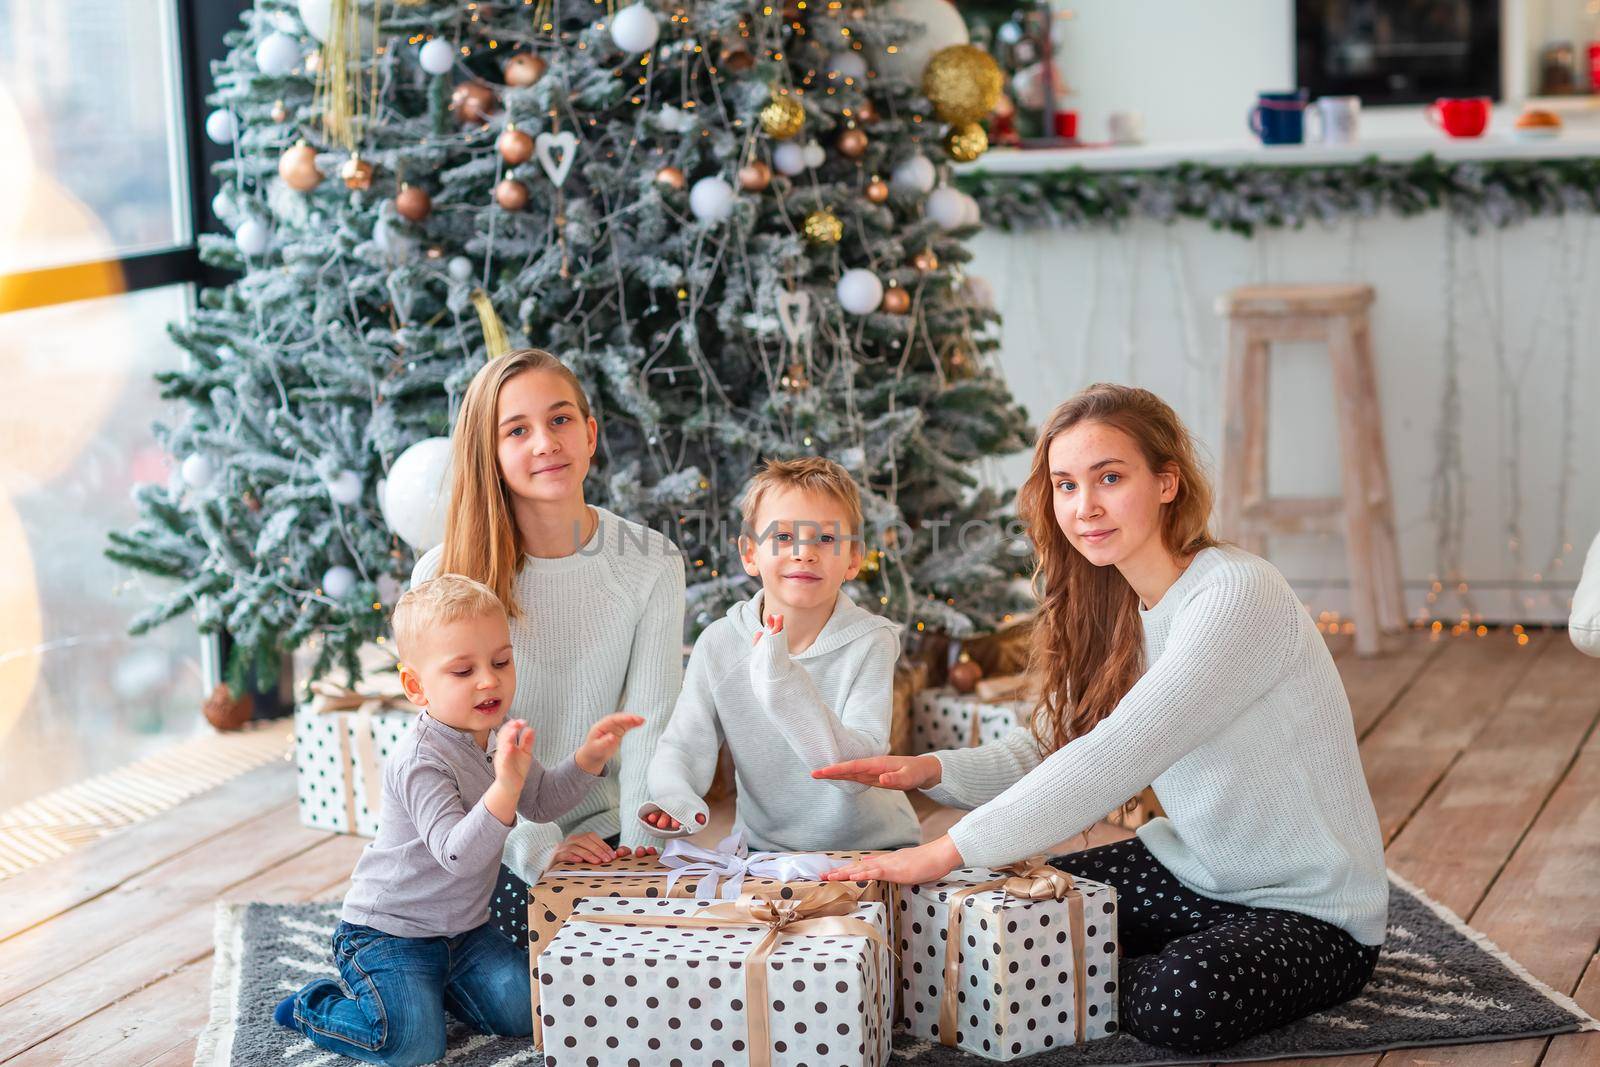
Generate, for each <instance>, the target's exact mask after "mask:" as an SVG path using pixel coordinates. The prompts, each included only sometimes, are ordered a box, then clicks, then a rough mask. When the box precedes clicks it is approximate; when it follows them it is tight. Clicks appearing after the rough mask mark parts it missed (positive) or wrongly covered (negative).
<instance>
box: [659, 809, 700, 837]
mask: <svg viewBox="0 0 1600 1067" xmlns="http://www.w3.org/2000/svg"><path fill="white" fill-rule="evenodd" d="M644 821H645V822H647V823H649V824H650V825H651V826H654V827H655V828H656V829H657V830H672V831H674V832H676V831H678V830H682V829H683V824H682V823H680V822H679V821H678V820H677V819H674V818H673V817H672V816H670V815H668V814H667V813H666V812H664V811H652V812H651V813H650V814H649V815H646V816H645V817H644ZM694 821H695V822H697V823H699V824H700V825H701V826H704V825H705V824H706V817H705V816H704V815H700V814H696V815H695V817H694Z"/></svg>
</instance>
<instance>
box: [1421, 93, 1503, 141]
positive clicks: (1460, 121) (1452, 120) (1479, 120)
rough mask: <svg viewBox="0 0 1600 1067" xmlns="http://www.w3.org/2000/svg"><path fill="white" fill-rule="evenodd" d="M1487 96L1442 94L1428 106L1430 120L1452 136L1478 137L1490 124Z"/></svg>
mask: <svg viewBox="0 0 1600 1067" xmlns="http://www.w3.org/2000/svg"><path fill="white" fill-rule="evenodd" d="M1489 106H1490V100H1489V98H1488V97H1487V96H1461V97H1451V96H1442V97H1440V98H1439V99H1438V100H1435V101H1434V102H1433V103H1432V104H1431V105H1430V106H1429V107H1428V121H1429V122H1431V123H1433V124H1434V125H1435V126H1437V127H1439V128H1440V129H1442V130H1444V132H1445V133H1448V134H1449V135H1450V136H1451V137H1477V136H1479V135H1480V134H1482V133H1483V131H1484V130H1485V129H1487V128H1488V126H1489Z"/></svg>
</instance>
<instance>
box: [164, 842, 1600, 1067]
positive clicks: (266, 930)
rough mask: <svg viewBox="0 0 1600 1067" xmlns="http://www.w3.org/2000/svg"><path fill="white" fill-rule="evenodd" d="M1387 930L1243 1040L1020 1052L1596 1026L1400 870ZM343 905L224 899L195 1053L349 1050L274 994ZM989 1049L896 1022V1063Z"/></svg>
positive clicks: (216, 1062) (1350, 1048) (1066, 1054)
mask: <svg viewBox="0 0 1600 1067" xmlns="http://www.w3.org/2000/svg"><path fill="white" fill-rule="evenodd" d="M1390 880H1391V881H1392V882H1393V884H1394V892H1393V893H1392V894H1391V896H1390V904H1389V936H1388V941H1387V943H1386V944H1385V945H1384V948H1383V953H1382V955H1381V956H1380V957H1379V959H1378V966H1377V970H1376V972H1375V973H1374V974H1373V976H1372V981H1371V982H1369V983H1368V984H1367V987H1366V988H1365V989H1364V990H1362V992H1361V994H1360V995H1359V996H1357V997H1355V998H1354V999H1353V1000H1350V1001H1347V1002H1346V1003H1344V1004H1341V1005H1339V1006H1338V1007H1336V1008H1333V1009H1330V1010H1328V1011H1325V1012H1320V1013H1318V1014H1316V1015H1312V1016H1309V1017H1307V1018H1305V1019H1301V1020H1300V1021H1298V1022H1295V1023H1291V1024H1290V1025H1288V1026H1283V1027H1280V1028H1278V1029H1277V1030H1272V1031H1269V1032H1267V1033H1264V1034H1260V1035H1257V1036H1256V1037H1253V1038H1250V1039H1249V1040H1247V1041H1242V1042H1240V1043H1239V1044H1237V1045H1235V1046H1233V1047H1232V1048H1231V1049H1228V1050H1226V1051H1225V1052H1223V1053H1211V1054H1210V1055H1207V1056H1204V1057H1199V1058H1195V1057H1187V1056H1180V1055H1177V1054H1174V1053H1169V1052H1166V1051H1164V1050H1162V1049H1159V1048H1156V1047H1154V1046H1151V1045H1147V1044H1145V1043H1143V1042H1141V1041H1138V1040H1136V1039H1134V1038H1132V1037H1129V1036H1128V1035H1126V1034H1123V1035H1119V1036H1118V1037H1116V1038H1113V1039H1110V1040H1105V1041H1095V1042H1092V1043H1090V1044H1088V1045H1082V1046H1078V1047H1075V1048H1061V1049H1054V1050H1051V1051H1049V1052H1044V1053H1041V1054H1039V1055H1037V1056H1032V1057H1028V1058H1025V1059H1020V1060H1014V1061H1012V1062H1014V1063H1025V1064H1030V1065H1035V1067H1069V1065H1070V1067H1079V1065H1087V1064H1118V1065H1122V1067H1136V1065H1139V1064H1167V1063H1216V1062H1229V1061H1240V1060H1261V1059H1280V1058H1285V1057H1300V1056H1338V1055H1348V1054H1351V1053H1358V1052H1376V1051H1379V1050H1381V1049H1392V1048H1405V1047H1411V1046H1418V1045H1451V1044H1465V1043H1473V1042H1484V1041H1504V1040H1511V1039H1513V1038H1524V1037H1538V1036H1543V1035H1547V1034H1560V1033H1567V1032H1571V1031H1575V1030H1595V1029H1600V1023H1596V1021H1595V1020H1594V1019H1592V1018H1590V1017H1589V1016H1588V1015H1587V1014H1585V1013H1584V1012H1583V1011H1582V1010H1581V1009H1580V1008H1579V1007H1578V1006H1577V1005H1576V1004H1574V1003H1573V1002H1572V1000H1571V999H1570V998H1568V997H1566V996H1563V995H1562V994H1560V993H1557V992H1555V991H1554V990H1552V989H1550V988H1549V987H1548V986H1546V985H1545V984H1544V983H1542V982H1540V981H1539V980H1538V979H1536V978H1534V977H1533V976H1532V975H1530V974H1528V973H1527V972H1526V971H1525V970H1523V968H1522V967H1520V966H1518V965H1517V963H1516V962H1515V961H1514V960H1512V959H1511V958H1510V957H1508V956H1507V955H1506V954H1505V953H1503V952H1501V951H1500V950H1499V949H1498V948H1496V947H1495V946H1494V945H1493V944H1492V943H1491V942H1490V941H1489V940H1488V939H1487V938H1485V937H1483V935H1481V934H1479V933H1478V932H1477V931H1475V930H1472V929H1471V928H1470V927H1468V926H1467V925H1466V924H1465V923H1463V922H1462V921H1461V920H1460V919H1459V918H1458V917H1457V916H1456V915H1454V914H1453V913H1451V912H1450V911H1449V910H1448V909H1447V908H1444V907H1443V906H1441V905H1438V904H1435V903H1434V902H1433V901H1431V900H1429V899H1428V898H1427V896H1426V895H1425V894H1423V893H1422V892H1421V891H1420V890H1419V889H1417V888H1416V887H1415V886H1412V885H1411V884H1410V883H1408V882H1406V881H1405V880H1404V879H1402V878H1400V877H1399V876H1397V875H1394V874H1393V873H1391V874H1390ZM338 910H339V906H338V905H337V904H335V903H323V904H296V905H272V904H242V905H239V904H236V905H229V904H219V905H218V908H217V946H216V966H215V975H214V979H213V991H212V1003H211V1021H210V1023H209V1024H207V1026H206V1029H205V1031H204V1032H203V1033H202V1034H201V1037H200V1043H199V1047H198V1050H197V1053H196V1057H195V1063H196V1064H197V1065H203V1067H222V1065H237V1067H264V1065H268V1064H270V1065H272V1067H336V1065H342V1064H347V1063H353V1062H355V1061H353V1060H347V1059H345V1058H344V1057H342V1056H335V1055H332V1054H330V1053H326V1052H323V1051H322V1050H321V1049H318V1048H316V1047H315V1046H313V1045H312V1044H311V1043H310V1042H308V1041H306V1040H305V1039H304V1038H302V1037H300V1036H299V1035H298V1034H295V1033H292V1032H290V1031H288V1030H284V1029H282V1028H280V1027H278V1026H276V1025H274V1024H273V1022H272V1006H273V1005H274V1004H276V1003H277V1002H278V1001H279V1000H281V999H282V998H283V997H285V996H287V995H288V994H289V993H292V992H294V991H295V990H296V989H298V988H300V986H301V985H302V984H304V983H305V982H307V981H309V980H311V979H312V978H316V977H322V976H326V977H335V976H336V975H335V971H334V969H333V966H332V963H331V962H330V960H329V956H328V938H329V935H330V934H331V933H332V931H333V927H334V925H335V924H336V923H337V921H338ZM449 1049H450V1051H449V1052H448V1053H447V1054H446V1056H445V1058H444V1060H442V1061H441V1062H442V1063H447V1064H450V1065H451V1067H514V1065H518V1064H530V1065H536V1064H538V1063H539V1062H540V1060H541V1057H540V1056H539V1054H538V1053H537V1052H536V1051H534V1049H533V1047H532V1044H531V1042H529V1041H526V1040H512V1039H509V1038H498V1037H493V1038H492V1037H484V1036H482V1035H478V1034H472V1033H469V1032H468V1031H466V1030H465V1029H464V1028H463V1029H460V1030H458V1031H453V1032H452V1033H451V1037H450V1045H449ZM987 1062H989V1061H987V1060H983V1059H980V1058H978V1057H976V1056H971V1055H968V1054H967V1053H964V1052H959V1051H956V1050H953V1049H946V1048H943V1047H941V1046H939V1045H931V1044H928V1043H927V1042H923V1041H919V1040H915V1039H911V1038H908V1037H907V1036H905V1035H903V1034H902V1035H900V1036H899V1037H898V1038H897V1039H896V1042H895V1050H894V1064H895V1065H896V1067H911V1065H915V1067H922V1065H927V1067H946V1065H957V1064H960V1065H963V1067H972V1065H975V1064H980V1063H987Z"/></svg>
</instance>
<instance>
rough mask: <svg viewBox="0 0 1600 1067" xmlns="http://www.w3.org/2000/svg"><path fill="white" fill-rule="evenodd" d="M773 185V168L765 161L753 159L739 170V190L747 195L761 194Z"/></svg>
mask: <svg viewBox="0 0 1600 1067" xmlns="http://www.w3.org/2000/svg"><path fill="white" fill-rule="evenodd" d="M771 184H772V168H771V167H769V166H768V165H767V164H766V162H765V161H763V160H759V159H752V160H751V161H750V162H749V163H747V164H745V165H744V166H742V167H740V168H739V188H741V189H743V190H744V191H745V192H747V193H759V192H761V191H762V190H764V189H766V187H767V186H769V185H771Z"/></svg>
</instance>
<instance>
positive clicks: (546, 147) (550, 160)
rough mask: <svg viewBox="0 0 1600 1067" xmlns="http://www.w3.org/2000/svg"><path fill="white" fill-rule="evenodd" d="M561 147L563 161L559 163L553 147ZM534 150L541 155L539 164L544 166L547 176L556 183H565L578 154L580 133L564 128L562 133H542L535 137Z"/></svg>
mask: <svg viewBox="0 0 1600 1067" xmlns="http://www.w3.org/2000/svg"><path fill="white" fill-rule="evenodd" d="M556 148H559V149H561V161H560V162H559V163H558V162H557V161H556V159H555V156H554V155H553V154H552V151H551V150H552V149H556ZM533 150H534V153H535V154H536V155H538V157H539V166H540V167H541V168H543V170H544V174H545V177H547V178H549V179H550V180H551V181H552V182H554V183H555V184H556V185H558V186H559V185H564V184H566V181H567V173H568V172H569V171H571V170H572V161H573V160H574V159H575V158H577V155H578V135H577V134H575V133H573V132H572V131H571V130H562V131H561V132H560V133H549V132H545V133H541V134H540V135H539V136H537V137H535V138H534V139H533Z"/></svg>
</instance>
